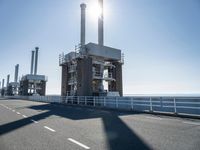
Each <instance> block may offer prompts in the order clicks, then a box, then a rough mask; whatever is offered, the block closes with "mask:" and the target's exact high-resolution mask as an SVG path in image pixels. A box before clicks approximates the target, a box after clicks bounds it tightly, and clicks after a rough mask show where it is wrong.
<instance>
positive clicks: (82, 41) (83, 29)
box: [80, 3, 86, 47]
mask: <svg viewBox="0 0 200 150" xmlns="http://www.w3.org/2000/svg"><path fill="white" fill-rule="evenodd" d="M80 7H81V39H80V40H81V41H80V42H81V47H83V46H84V45H85V9H86V4H84V3H82V4H81V5H80Z"/></svg>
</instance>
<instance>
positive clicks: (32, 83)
mask: <svg viewBox="0 0 200 150" xmlns="http://www.w3.org/2000/svg"><path fill="white" fill-rule="evenodd" d="M38 51H39V48H38V47H36V48H35V51H32V56H31V71H30V72H31V74H27V75H25V76H22V78H21V80H20V88H19V95H25V96H28V95H42V96H44V95H45V93H46V82H47V77H46V76H45V75H38V74H37V67H38ZM33 68H34V74H33Z"/></svg>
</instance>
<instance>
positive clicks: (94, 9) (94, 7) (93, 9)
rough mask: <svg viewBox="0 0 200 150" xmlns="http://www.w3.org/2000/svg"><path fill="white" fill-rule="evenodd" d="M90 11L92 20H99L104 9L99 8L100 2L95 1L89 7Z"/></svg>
mask: <svg viewBox="0 0 200 150" xmlns="http://www.w3.org/2000/svg"><path fill="white" fill-rule="evenodd" d="M88 11H89V15H90V16H91V18H92V19H97V18H99V17H100V16H101V14H102V9H101V7H100V6H99V3H98V0H95V1H94V0H93V2H92V3H91V4H90V5H89V8H88Z"/></svg>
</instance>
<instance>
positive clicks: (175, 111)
mask: <svg viewBox="0 0 200 150" xmlns="http://www.w3.org/2000/svg"><path fill="white" fill-rule="evenodd" d="M174 113H175V114H177V110H176V98H175V97H174Z"/></svg>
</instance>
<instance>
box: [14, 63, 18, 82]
mask: <svg viewBox="0 0 200 150" xmlns="http://www.w3.org/2000/svg"><path fill="white" fill-rule="evenodd" d="M18 73H19V64H17V65H16V66H15V78H14V81H15V82H17V80H18Z"/></svg>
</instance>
